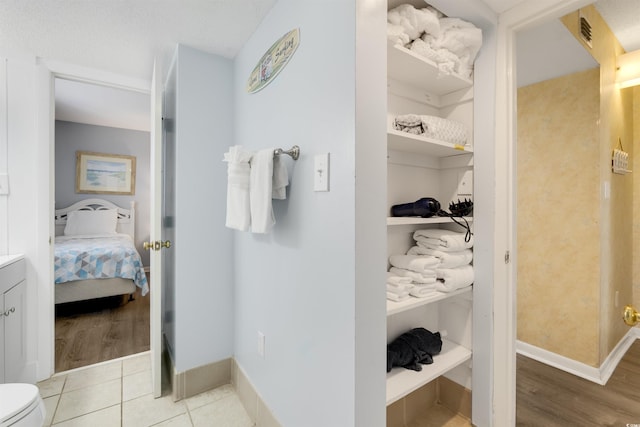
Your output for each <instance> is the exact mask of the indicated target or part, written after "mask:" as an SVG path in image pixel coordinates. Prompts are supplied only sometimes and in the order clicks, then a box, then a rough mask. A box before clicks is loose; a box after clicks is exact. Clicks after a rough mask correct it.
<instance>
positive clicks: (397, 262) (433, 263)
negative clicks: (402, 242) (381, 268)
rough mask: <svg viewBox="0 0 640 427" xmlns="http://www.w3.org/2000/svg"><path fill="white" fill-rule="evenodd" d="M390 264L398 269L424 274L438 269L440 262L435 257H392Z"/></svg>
mask: <svg viewBox="0 0 640 427" xmlns="http://www.w3.org/2000/svg"><path fill="white" fill-rule="evenodd" d="M389 263H390V264H391V265H392V266H394V267H397V268H403V269H405V270H410V271H415V272H418V273H423V272H425V271H430V270H433V269H434V268H436V267H437V266H438V265H439V264H440V260H439V259H438V258H436V257H434V256H421V255H391V256H390V257H389Z"/></svg>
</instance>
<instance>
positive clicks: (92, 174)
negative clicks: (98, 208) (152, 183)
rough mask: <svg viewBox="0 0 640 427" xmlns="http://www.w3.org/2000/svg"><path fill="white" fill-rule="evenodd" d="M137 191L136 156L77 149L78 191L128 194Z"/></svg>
mask: <svg viewBox="0 0 640 427" xmlns="http://www.w3.org/2000/svg"><path fill="white" fill-rule="evenodd" d="M135 191H136V158H135V157H134V156H125V155H119V154H104V153H92V152H90V151H76V193H91V194H128V195H133V194H135Z"/></svg>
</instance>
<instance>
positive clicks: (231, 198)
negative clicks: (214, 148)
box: [224, 145, 252, 231]
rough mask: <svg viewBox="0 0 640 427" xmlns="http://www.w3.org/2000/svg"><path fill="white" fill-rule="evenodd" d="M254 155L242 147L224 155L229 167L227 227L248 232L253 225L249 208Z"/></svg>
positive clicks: (233, 147) (237, 147) (231, 149)
mask: <svg viewBox="0 0 640 427" xmlns="http://www.w3.org/2000/svg"><path fill="white" fill-rule="evenodd" d="M251 155H252V153H251V152H250V151H247V150H245V149H244V148H242V146H240V145H234V146H232V147H229V151H228V152H227V153H224V161H225V162H227V163H228V166H227V217H226V220H225V225H226V226H227V227H229V228H233V229H236V230H240V231H247V230H249V227H250V225H251V212H250V207H249V176H250V171H251V168H250V166H249V160H250V159H251Z"/></svg>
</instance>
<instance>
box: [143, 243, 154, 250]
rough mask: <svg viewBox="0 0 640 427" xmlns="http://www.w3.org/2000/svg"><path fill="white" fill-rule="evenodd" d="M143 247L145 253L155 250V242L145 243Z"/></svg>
mask: <svg viewBox="0 0 640 427" xmlns="http://www.w3.org/2000/svg"><path fill="white" fill-rule="evenodd" d="M142 246H143V247H144V250H145V251H148V250H151V249H153V242H144V243H143V244H142Z"/></svg>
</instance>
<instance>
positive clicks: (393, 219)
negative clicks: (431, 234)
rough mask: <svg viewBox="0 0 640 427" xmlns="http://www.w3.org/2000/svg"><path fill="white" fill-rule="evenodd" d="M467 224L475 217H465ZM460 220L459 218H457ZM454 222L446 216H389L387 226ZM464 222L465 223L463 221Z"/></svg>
mask: <svg viewBox="0 0 640 427" xmlns="http://www.w3.org/2000/svg"><path fill="white" fill-rule="evenodd" d="M463 218H464V219H466V220H467V222H473V217H471V216H465V217H463ZM456 219H459V217H456ZM452 222H453V220H452V219H451V218H449V217H446V216H434V217H431V218H420V217H415V216H389V217H387V225H422V224H449V223H452ZM461 222H463V221H461Z"/></svg>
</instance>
